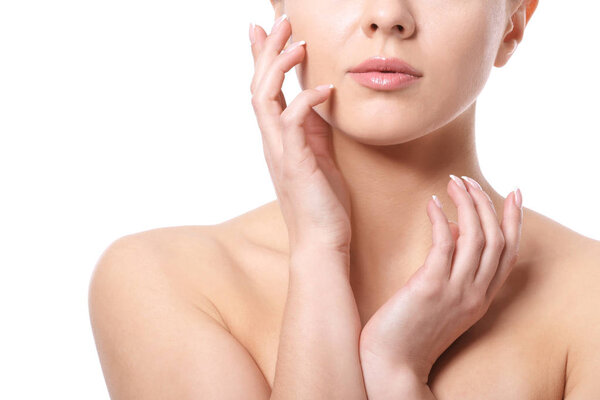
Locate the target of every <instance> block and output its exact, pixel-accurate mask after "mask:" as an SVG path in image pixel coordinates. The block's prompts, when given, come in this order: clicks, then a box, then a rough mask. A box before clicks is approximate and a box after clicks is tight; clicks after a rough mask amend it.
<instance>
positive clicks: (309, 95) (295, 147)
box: [280, 85, 333, 173]
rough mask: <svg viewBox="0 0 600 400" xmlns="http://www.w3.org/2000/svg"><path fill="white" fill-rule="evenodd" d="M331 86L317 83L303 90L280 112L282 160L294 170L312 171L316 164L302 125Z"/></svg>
mask: <svg viewBox="0 0 600 400" xmlns="http://www.w3.org/2000/svg"><path fill="white" fill-rule="evenodd" d="M332 88H333V85H319V86H317V87H316V88H314V89H306V90H303V91H302V92H300V94H299V95H298V96H296V98H295V99H294V100H292V102H291V103H290V105H289V106H288V108H286V109H285V110H284V111H283V112H282V113H281V116H280V120H281V125H282V128H283V132H282V134H281V136H282V145H283V155H282V161H283V162H285V163H287V165H288V166H291V167H292V168H293V169H294V170H295V171H298V172H301V173H312V172H314V169H315V168H317V166H318V164H317V160H316V159H315V156H314V154H313V153H312V150H311V149H310V147H309V146H308V145H307V142H306V137H305V133H304V129H303V128H302V125H303V123H304V120H305V118H306V116H307V115H308V113H309V112H311V111H312V108H313V107H314V106H316V105H317V104H319V103H322V102H324V101H325V100H327V98H328V97H329V96H330V94H331V90H332Z"/></svg>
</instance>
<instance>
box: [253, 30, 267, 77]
mask: <svg viewBox="0 0 600 400" xmlns="http://www.w3.org/2000/svg"><path fill="white" fill-rule="evenodd" d="M249 35H250V49H251V50H252V58H253V60H254V65H255V66H256V60H257V59H258V55H259V54H260V52H261V50H262V47H263V45H264V42H265V40H266V39H267V33H266V32H265V30H264V29H263V28H262V27H261V26H260V25H255V24H254V23H250V32H249ZM252 35H254V42H252Z"/></svg>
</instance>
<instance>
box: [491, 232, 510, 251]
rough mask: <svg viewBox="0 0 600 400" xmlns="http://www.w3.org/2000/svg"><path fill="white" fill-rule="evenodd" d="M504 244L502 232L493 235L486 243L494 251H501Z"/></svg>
mask: <svg viewBox="0 0 600 400" xmlns="http://www.w3.org/2000/svg"><path fill="white" fill-rule="evenodd" d="M505 244H506V241H505V240H504V236H503V235H502V234H499V235H495V236H494V238H493V239H491V240H489V243H488V245H489V246H490V247H491V248H492V249H494V250H496V251H502V249H504V245H505Z"/></svg>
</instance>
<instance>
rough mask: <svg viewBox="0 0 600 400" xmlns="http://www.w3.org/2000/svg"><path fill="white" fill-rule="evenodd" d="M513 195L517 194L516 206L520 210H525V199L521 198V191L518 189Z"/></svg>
mask: <svg viewBox="0 0 600 400" xmlns="http://www.w3.org/2000/svg"><path fill="white" fill-rule="evenodd" d="M513 193H514V194H515V197H514V200H515V205H516V206H517V207H518V208H519V210H522V209H523V198H522V197H521V189H519V188H517V189H515V190H513Z"/></svg>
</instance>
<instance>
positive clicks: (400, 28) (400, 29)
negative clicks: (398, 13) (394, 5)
mask: <svg viewBox="0 0 600 400" xmlns="http://www.w3.org/2000/svg"><path fill="white" fill-rule="evenodd" d="M396 26H397V27H398V30H399V31H400V32H402V31H403V30H404V27H403V26H402V25H396Z"/></svg>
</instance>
